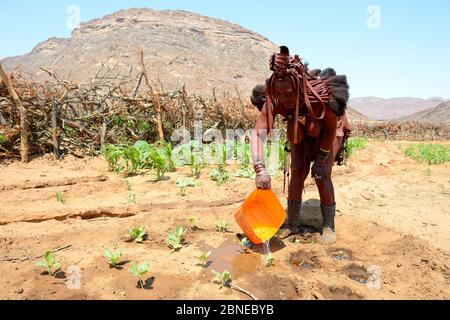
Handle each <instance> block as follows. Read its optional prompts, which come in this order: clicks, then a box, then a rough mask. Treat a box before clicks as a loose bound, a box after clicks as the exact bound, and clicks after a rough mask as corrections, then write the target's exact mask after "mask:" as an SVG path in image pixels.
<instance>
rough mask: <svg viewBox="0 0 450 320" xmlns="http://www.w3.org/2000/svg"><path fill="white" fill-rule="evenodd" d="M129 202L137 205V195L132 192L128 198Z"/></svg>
mask: <svg viewBox="0 0 450 320" xmlns="http://www.w3.org/2000/svg"><path fill="white" fill-rule="evenodd" d="M128 201H130V202H131V203H136V193H134V192H131V193H130V195H129V196H128Z"/></svg>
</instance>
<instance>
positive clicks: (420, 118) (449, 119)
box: [401, 101, 450, 123]
mask: <svg viewBox="0 0 450 320" xmlns="http://www.w3.org/2000/svg"><path fill="white" fill-rule="evenodd" d="M401 120H402V121H417V122H422V123H424V122H433V123H450V101H447V102H443V103H441V104H439V105H438V106H437V107H434V108H430V109H426V110H423V111H420V112H416V113H414V114H412V115H410V116H408V117H405V118H402V119H401Z"/></svg>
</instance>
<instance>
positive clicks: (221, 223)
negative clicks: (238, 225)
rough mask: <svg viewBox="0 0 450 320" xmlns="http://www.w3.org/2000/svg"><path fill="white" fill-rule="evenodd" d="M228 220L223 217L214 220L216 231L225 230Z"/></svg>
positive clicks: (226, 229)
mask: <svg viewBox="0 0 450 320" xmlns="http://www.w3.org/2000/svg"><path fill="white" fill-rule="evenodd" d="M228 225H229V224H228V222H227V221H226V220H225V219H219V220H217V221H216V231H219V232H227V231H228Z"/></svg>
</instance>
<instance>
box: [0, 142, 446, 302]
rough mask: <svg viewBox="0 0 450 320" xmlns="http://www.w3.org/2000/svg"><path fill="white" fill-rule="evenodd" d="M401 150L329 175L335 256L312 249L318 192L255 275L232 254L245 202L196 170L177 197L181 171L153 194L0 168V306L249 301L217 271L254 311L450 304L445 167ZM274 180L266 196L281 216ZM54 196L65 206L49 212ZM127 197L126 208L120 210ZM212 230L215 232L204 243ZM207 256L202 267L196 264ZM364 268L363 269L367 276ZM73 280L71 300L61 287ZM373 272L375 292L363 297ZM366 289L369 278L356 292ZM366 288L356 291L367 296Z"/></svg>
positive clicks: (148, 176) (247, 255)
mask: <svg viewBox="0 0 450 320" xmlns="http://www.w3.org/2000/svg"><path fill="white" fill-rule="evenodd" d="M405 144H406V142H380V141H378V142H376V141H373V142H371V143H370V145H369V147H368V148H367V149H365V150H363V151H359V152H357V154H356V155H355V157H353V158H352V159H350V160H349V163H348V165H347V166H343V167H335V170H334V174H333V176H334V185H335V190H336V197H337V210H338V211H337V220H336V225H337V232H338V239H337V243H336V244H335V245H332V246H323V245H321V244H319V243H318V241H317V239H318V234H317V230H316V229H315V228H314V226H315V227H317V226H318V225H320V223H321V217H320V209H319V201H318V193H317V191H316V188H315V186H314V185H313V183H312V182H311V181H308V187H307V189H306V193H305V195H304V197H303V198H304V199H303V200H304V204H303V207H302V222H303V223H304V225H305V227H304V228H303V229H302V232H303V233H302V234H301V235H297V236H295V237H291V238H289V239H287V240H284V241H281V240H278V239H272V241H271V249H272V252H273V256H274V259H275V260H274V266H271V267H265V266H263V264H262V255H261V253H262V248H261V247H260V246H253V247H252V248H251V249H250V250H247V251H245V250H243V248H242V247H241V246H240V245H239V241H238V238H237V236H236V234H237V233H239V232H241V230H240V229H239V227H238V226H237V224H236V223H235V222H234V218H233V216H234V213H235V212H236V211H237V210H238V208H239V206H240V204H241V203H242V201H243V200H244V199H245V197H246V196H247V195H248V194H249V193H250V192H251V191H253V189H254V182H253V180H250V179H241V178H234V179H233V181H231V182H229V183H226V184H225V185H223V186H221V187H217V188H216V187H215V182H214V181H211V180H210V179H209V171H210V169H208V168H206V169H203V171H202V177H201V179H200V183H201V185H200V186H197V187H194V188H189V189H188V192H187V195H186V196H184V197H181V196H179V195H178V194H177V192H178V190H177V189H176V188H175V180H176V178H177V177H179V176H183V175H187V174H188V171H189V170H188V168H182V169H179V170H177V171H176V172H172V173H169V174H167V177H168V179H167V180H165V181H162V182H155V181H154V178H155V177H154V175H153V173H151V172H150V173H145V174H141V175H138V176H135V177H131V178H128V179H127V180H128V181H129V184H130V185H131V191H130V190H129V189H128V186H127V184H126V182H125V179H124V178H123V177H121V176H118V175H115V174H113V173H110V172H108V170H107V167H106V162H105V161H104V160H102V159H99V158H88V159H75V158H70V157H69V158H67V159H64V160H63V161H60V162H57V161H54V160H52V157H51V156H50V155H47V156H44V157H41V158H38V159H35V160H33V161H31V162H30V163H28V164H22V163H19V162H14V163H10V164H2V165H0V288H2V290H1V291H0V298H2V299H249V297H248V296H247V295H245V294H243V293H240V292H237V291H235V290H233V289H230V288H219V286H218V285H216V284H214V283H213V282H212V272H211V270H217V271H223V270H225V269H226V270H229V271H230V272H231V274H232V278H233V283H234V284H236V285H238V286H240V287H242V288H244V289H246V290H248V291H249V292H251V293H252V294H253V295H255V296H256V297H257V298H259V299H450V256H449V255H450V174H449V172H450V170H449V169H450V166H449V165H448V164H446V165H438V166H432V167H431V173H430V172H427V167H428V166H427V165H422V164H417V163H415V162H414V161H412V160H409V159H407V158H405V157H404V156H403V154H402V152H401V150H400V146H402V145H405ZM282 183H283V179H282V177H278V178H275V179H274V181H273V189H274V191H275V192H276V193H277V195H278V196H279V198H280V200H281V202H282V204H283V205H285V202H286V201H285V195H283V193H282ZM56 192H61V194H62V195H63V197H64V199H65V202H66V204H61V203H59V202H57V201H56V196H55V194H56ZM131 192H134V193H135V194H136V204H133V203H130V202H129V195H130V193H131ZM190 216H198V217H199V218H200V222H199V227H200V230H196V231H194V230H189V231H188V232H187V235H186V242H187V243H186V244H185V245H184V246H183V248H182V249H181V250H180V251H179V252H175V253H172V252H171V249H170V248H168V246H167V245H166V243H165V239H166V234H167V231H168V230H169V229H173V228H174V227H175V226H176V225H178V224H182V225H185V226H186V227H188V222H187V219H188V218H189V217H190ZM218 218H225V219H226V220H227V221H229V222H230V223H231V226H230V228H229V229H230V230H229V232H227V233H220V232H217V231H215V229H214V223H215V221H216V220H217V219H218ZM132 226H145V227H146V229H147V230H148V238H147V240H145V241H144V242H143V243H141V244H138V243H132V242H126V241H124V240H125V237H124V235H125V234H126V233H127V230H128V228H130V227H132ZM106 248H109V249H114V250H118V249H121V250H123V253H124V255H123V261H124V263H123V264H122V265H121V266H120V267H119V268H118V269H111V268H109V266H108V264H107V263H106V261H105V258H104V257H103V251H104V250H105V249H106ZM46 250H55V251H56V258H57V260H58V261H60V262H61V265H62V268H61V270H60V271H59V272H58V273H56V274H55V275H54V276H50V275H48V274H44V273H43V272H42V268H39V267H36V266H35V264H36V262H38V261H40V260H42V258H41V256H42V254H43V253H44V252H45V251H46ZM207 250H211V251H212V254H211V257H210V260H211V261H210V263H209V264H208V266H207V267H206V268H203V267H201V266H199V265H197V263H198V260H197V259H196V256H198V255H200V253H201V252H203V251H207ZM131 261H136V262H142V261H149V262H150V271H149V274H148V275H147V276H146V277H145V280H146V282H145V283H146V285H145V288H138V287H137V285H136V284H137V281H136V279H135V278H133V277H132V276H131V274H130V272H129V264H130V262H131ZM373 266H375V267H373ZM77 268H79V269H78V270H79V271H80V273H79V274H80V281H81V284H80V288H79V289H77V288H73V286H72V287H71V285H73V284H74V282H72V281H71V280H72V279H74V278H73V277H74V274H77ZM373 269H375V270H379V273H378V274H380V275H381V276H380V279H381V288H374V287H373V286H371V285H370V284H373V282H372V281H371V275H372V274H373V272H372V271H371V270H373ZM368 278H369V279H368ZM366 282H368V284H369V285H368V284H367V283H366Z"/></svg>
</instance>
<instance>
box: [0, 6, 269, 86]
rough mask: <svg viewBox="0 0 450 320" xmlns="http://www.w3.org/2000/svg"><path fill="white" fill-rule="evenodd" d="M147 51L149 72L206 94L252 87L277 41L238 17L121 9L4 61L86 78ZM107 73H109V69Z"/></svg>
mask: <svg viewBox="0 0 450 320" xmlns="http://www.w3.org/2000/svg"><path fill="white" fill-rule="evenodd" d="M141 48H142V49H143V50H144V53H145V62H146V65H147V68H148V70H149V73H150V76H151V77H152V78H153V80H155V81H156V82H157V78H159V80H160V82H161V83H162V85H163V86H164V90H167V91H173V90H176V89H178V88H180V87H182V86H183V85H184V84H186V88H187V90H188V91H193V92H196V93H199V94H211V92H212V89H213V88H216V89H217V91H218V92H220V91H231V92H234V91H235V87H237V88H239V90H240V91H241V92H243V93H248V94H249V93H250V92H251V89H252V88H253V87H254V86H255V85H256V84H258V83H262V82H263V81H264V80H265V78H266V77H267V76H269V75H270V70H269V68H268V60H269V56H270V55H271V54H272V53H273V52H275V51H277V50H278V46H277V45H275V44H274V43H272V42H271V41H269V40H268V39H266V38H264V37H263V36H261V35H259V34H257V33H255V32H252V31H250V30H247V29H244V28H242V27H240V26H238V25H236V24H232V23H229V22H226V21H222V20H218V19H213V18H209V17H205V16H201V15H199V14H195V13H191V12H186V11H171V10H164V11H155V10H151V9H127V10H121V11H118V12H116V13H113V14H111V15H107V16H105V17H103V18H101V19H95V20H92V21H89V22H87V23H82V24H81V26H80V27H79V28H77V29H75V30H74V31H73V32H72V35H71V38H70V39H62V38H51V39H48V40H47V41H45V42H42V43H40V44H38V45H37V46H36V47H35V48H34V49H33V50H32V51H31V52H30V53H28V54H25V55H23V56H17V57H10V58H6V59H3V60H2V61H1V62H2V64H3V65H4V66H5V68H6V69H7V70H9V71H12V70H13V69H14V68H15V67H16V66H20V68H21V69H22V70H23V71H24V72H26V73H30V74H31V75H32V76H33V77H35V78H37V79H49V77H48V75H47V74H46V73H45V72H43V71H42V70H40V69H39V67H41V66H44V67H50V68H54V70H55V71H56V72H57V73H59V74H60V75H61V76H63V77H68V78H70V79H74V80H76V81H86V80H88V79H89V77H90V76H95V75H96V73H97V72H98V70H99V69H100V67H101V66H102V63H106V65H108V66H109V67H110V68H112V67H114V68H115V69H114V71H120V72H123V73H127V72H129V68H130V67H132V68H133V70H132V73H137V72H138V70H139V50H140V49H141ZM111 74H114V72H113V73H111Z"/></svg>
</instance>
